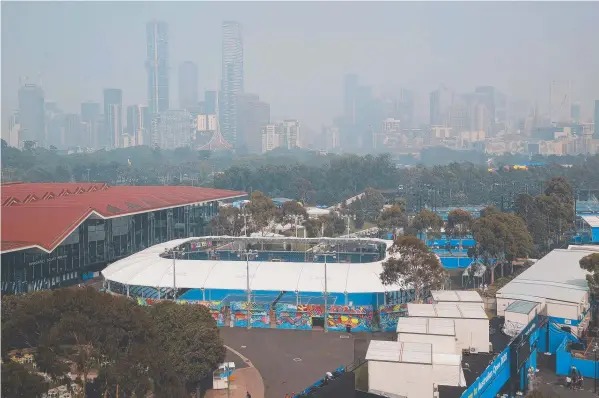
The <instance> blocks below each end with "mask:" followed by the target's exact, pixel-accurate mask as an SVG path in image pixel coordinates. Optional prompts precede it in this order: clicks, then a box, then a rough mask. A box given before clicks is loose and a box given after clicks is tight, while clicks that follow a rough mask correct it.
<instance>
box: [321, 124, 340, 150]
mask: <svg viewBox="0 0 599 398" xmlns="http://www.w3.org/2000/svg"><path fill="white" fill-rule="evenodd" d="M322 136H323V137H324V149H326V150H327V151H332V150H335V149H339V148H340V147H341V143H340V142H339V128H338V127H336V126H323V128H322Z"/></svg>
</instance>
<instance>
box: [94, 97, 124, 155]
mask: <svg viewBox="0 0 599 398" xmlns="http://www.w3.org/2000/svg"><path fill="white" fill-rule="evenodd" d="M122 135H123V90H121V89H118V88H107V89H105V90H104V134H103V136H102V137H101V139H99V140H98V146H99V147H104V148H119V147H120V146H121V139H122V137H121V136H122Z"/></svg>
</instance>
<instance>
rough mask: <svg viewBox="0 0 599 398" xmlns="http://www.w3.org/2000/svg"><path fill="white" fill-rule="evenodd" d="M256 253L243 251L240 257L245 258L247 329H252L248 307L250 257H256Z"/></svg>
mask: <svg viewBox="0 0 599 398" xmlns="http://www.w3.org/2000/svg"><path fill="white" fill-rule="evenodd" d="M256 254H257V252H256V251H254V250H243V251H242V252H241V253H240V256H245V273H246V284H247V303H246V308H247V323H248V324H247V328H248V329H251V328H252V322H251V320H252V317H251V311H250V305H251V302H252V291H251V290H250V256H256Z"/></svg>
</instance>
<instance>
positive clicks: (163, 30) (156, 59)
mask: <svg viewBox="0 0 599 398" xmlns="http://www.w3.org/2000/svg"><path fill="white" fill-rule="evenodd" d="M146 38H147V41H148V46H147V60H146V68H147V70H148V108H149V110H150V113H151V114H152V115H154V114H156V113H160V112H164V111H166V110H168V109H169V102H168V101H169V79H168V25H167V24H166V22H162V21H152V22H149V23H148V25H147V26H146Z"/></svg>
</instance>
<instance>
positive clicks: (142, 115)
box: [125, 105, 150, 146]
mask: <svg viewBox="0 0 599 398" xmlns="http://www.w3.org/2000/svg"><path fill="white" fill-rule="evenodd" d="M148 113H149V111H148V107H147V106H144V105H130V106H128V107H127V128H126V129H125V132H126V134H127V135H128V136H129V139H128V140H129V142H130V143H131V145H137V146H138V145H149V144H150V138H149V130H150V126H149V125H147V123H148V115H147V114H148Z"/></svg>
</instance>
